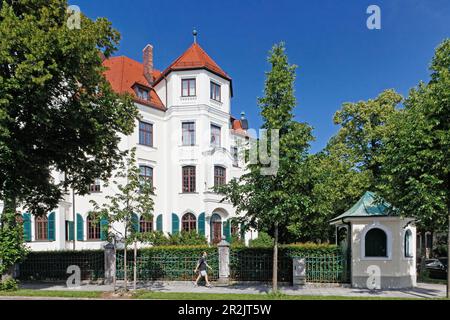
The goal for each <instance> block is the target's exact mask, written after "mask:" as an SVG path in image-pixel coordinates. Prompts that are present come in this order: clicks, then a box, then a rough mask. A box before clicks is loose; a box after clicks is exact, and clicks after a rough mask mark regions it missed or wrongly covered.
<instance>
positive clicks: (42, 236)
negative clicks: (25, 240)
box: [35, 216, 48, 241]
mask: <svg viewBox="0 0 450 320" xmlns="http://www.w3.org/2000/svg"><path fill="white" fill-rule="evenodd" d="M35 221H36V240H38V241H39V240H48V218H47V216H39V217H36V220H35Z"/></svg>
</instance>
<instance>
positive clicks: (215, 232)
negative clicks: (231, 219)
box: [210, 213, 222, 244]
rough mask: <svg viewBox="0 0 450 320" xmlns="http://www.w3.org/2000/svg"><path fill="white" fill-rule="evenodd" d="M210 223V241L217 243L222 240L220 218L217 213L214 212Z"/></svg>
mask: <svg viewBox="0 0 450 320" xmlns="http://www.w3.org/2000/svg"><path fill="white" fill-rule="evenodd" d="M210 224H211V225H210V230H211V242H212V243H213V244H217V243H219V242H220V241H221V240H222V218H221V217H220V216H219V215H218V214H217V213H214V214H213V215H212V217H211V223H210Z"/></svg>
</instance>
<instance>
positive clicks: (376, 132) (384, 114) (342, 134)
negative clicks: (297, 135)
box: [328, 89, 402, 189]
mask: <svg viewBox="0 0 450 320" xmlns="http://www.w3.org/2000/svg"><path fill="white" fill-rule="evenodd" d="M401 101H402V96H401V95H399V94H398V93H396V92H395V91H394V90H392V89H390V90H385V91H383V92H382V93H381V94H380V95H378V97H376V98H375V99H369V100H367V101H359V102H356V103H351V102H347V103H344V104H343V106H342V108H341V110H339V111H337V112H336V114H335V115H334V123H335V124H337V125H340V129H339V131H338V133H337V134H336V136H335V137H333V139H332V140H331V141H330V144H331V145H330V146H329V147H328V150H329V151H331V152H334V155H333V156H337V157H338V158H341V159H342V161H344V162H345V163H347V164H348V163H353V168H352V169H356V170H358V171H360V172H365V173H366V174H368V175H369V176H370V178H371V183H370V185H369V186H368V188H369V189H374V188H375V186H376V185H377V184H378V183H379V182H380V178H381V168H382V166H383V163H384V160H385V158H384V153H383V150H384V143H385V140H386V138H387V137H388V136H389V134H390V131H389V126H388V123H389V120H390V119H391V118H392V117H393V116H394V115H395V114H397V113H398V112H399V111H398V109H397V106H398V105H399V103H400V102H401Z"/></svg>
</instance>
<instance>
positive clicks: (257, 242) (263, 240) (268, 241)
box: [248, 231, 273, 247]
mask: <svg viewBox="0 0 450 320" xmlns="http://www.w3.org/2000/svg"><path fill="white" fill-rule="evenodd" d="M248 245H249V246H250V247H271V246H273V238H272V237H271V236H270V235H268V234H267V233H266V232H264V231H260V232H258V237H257V238H256V239H252V240H250V241H249V243H248Z"/></svg>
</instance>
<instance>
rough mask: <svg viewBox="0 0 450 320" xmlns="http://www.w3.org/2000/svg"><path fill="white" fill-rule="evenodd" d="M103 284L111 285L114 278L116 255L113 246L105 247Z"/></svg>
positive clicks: (110, 244) (109, 244)
mask: <svg viewBox="0 0 450 320" xmlns="http://www.w3.org/2000/svg"><path fill="white" fill-rule="evenodd" d="M104 248H105V284H113V283H114V279H115V277H116V254H115V250H114V245H113V244H112V243H108V244H107V245H105V247H104Z"/></svg>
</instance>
